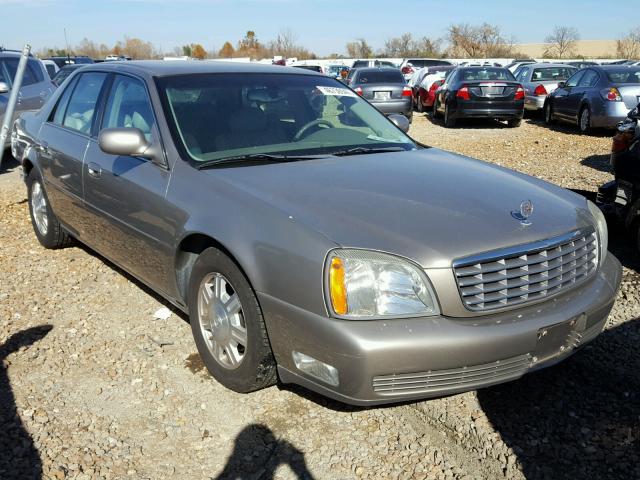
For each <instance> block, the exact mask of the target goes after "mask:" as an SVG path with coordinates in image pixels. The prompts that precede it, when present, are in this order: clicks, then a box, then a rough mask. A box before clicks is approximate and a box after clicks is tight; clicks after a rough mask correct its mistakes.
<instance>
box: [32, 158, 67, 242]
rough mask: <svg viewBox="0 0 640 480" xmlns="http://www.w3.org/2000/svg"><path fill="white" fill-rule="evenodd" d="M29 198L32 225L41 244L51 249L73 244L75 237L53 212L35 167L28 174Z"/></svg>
mask: <svg viewBox="0 0 640 480" xmlns="http://www.w3.org/2000/svg"><path fill="white" fill-rule="evenodd" d="M27 198H28V203H29V215H30V216H31V225H32V226H33V231H34V232H35V234H36V238H37V239H38V241H39V242H40V245H42V246H43V247H45V248H51V249H55V248H64V247H68V246H69V245H71V244H72V243H73V239H72V238H71V236H70V235H69V234H68V233H67V232H66V231H65V230H64V228H62V225H60V222H59V221H58V217H56V215H55V214H54V213H53V210H52V209H51V205H50V204H49V197H47V192H46V191H45V189H44V182H43V181H42V176H41V175H40V173H38V170H36V169H35V168H32V169H31V171H30V172H29V175H28V176H27Z"/></svg>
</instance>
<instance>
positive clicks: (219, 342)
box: [188, 248, 277, 393]
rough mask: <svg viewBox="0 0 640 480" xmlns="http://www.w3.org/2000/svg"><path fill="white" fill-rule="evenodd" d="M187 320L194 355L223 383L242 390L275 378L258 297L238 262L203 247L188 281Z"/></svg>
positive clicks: (271, 382) (271, 383) (244, 390)
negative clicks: (191, 336)
mask: <svg viewBox="0 0 640 480" xmlns="http://www.w3.org/2000/svg"><path fill="white" fill-rule="evenodd" d="M188 303H189V318H190V322H191V332H192V333H193V338H194V340H195V343H196V347H197V348H198V353H199V354H200V357H201V358H202V361H203V363H204V364H205V365H206V367H207V369H208V370H209V372H210V373H211V375H212V376H213V377H214V378H215V379H216V380H217V381H218V382H219V383H220V384H222V385H224V386H225V387H227V388H229V389H231V390H234V391H236V392H241V393H246V392H252V391H254V390H259V389H261V388H265V387H268V386H270V385H273V384H274V383H275V382H276V378H277V374H276V363H275V360H274V358H273V353H272V352H271V346H270V344H269V339H268V337H267V329H266V327H265V324H264V319H263V317H262V310H261V309H260V305H259V304H258V299H257V298H256V296H255V293H254V292H253V289H252V288H251V286H250V285H249V282H248V281H247V279H246V278H245V276H244V274H243V273H242V271H241V270H240V269H239V268H238V266H237V265H236V264H235V263H234V262H233V261H232V260H231V259H230V258H229V257H228V256H226V255H225V254H224V253H223V252H221V251H220V250H218V249H216V248H208V249H206V250H205V251H204V252H202V253H201V254H200V256H199V257H198V259H197V260H196V262H195V264H194V266H193V271H192V273H191V279H190V282H189V297H188Z"/></svg>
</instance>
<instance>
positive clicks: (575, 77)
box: [565, 70, 584, 87]
mask: <svg viewBox="0 0 640 480" xmlns="http://www.w3.org/2000/svg"><path fill="white" fill-rule="evenodd" d="M583 75H584V70H581V71H579V72H577V73H576V74H574V75H573V76H572V77H571V78H570V79H569V80H567V84H566V85H565V86H566V87H575V86H576V85H578V82H579V81H580V79H581V78H582V76H583Z"/></svg>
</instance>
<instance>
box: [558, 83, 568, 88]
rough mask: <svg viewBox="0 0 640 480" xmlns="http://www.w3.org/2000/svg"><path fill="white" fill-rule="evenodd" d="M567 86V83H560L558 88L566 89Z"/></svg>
mask: <svg viewBox="0 0 640 480" xmlns="http://www.w3.org/2000/svg"><path fill="white" fill-rule="evenodd" d="M566 86H567V82H558V88H564V87H566Z"/></svg>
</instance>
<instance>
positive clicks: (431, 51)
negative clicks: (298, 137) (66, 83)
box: [37, 23, 640, 60]
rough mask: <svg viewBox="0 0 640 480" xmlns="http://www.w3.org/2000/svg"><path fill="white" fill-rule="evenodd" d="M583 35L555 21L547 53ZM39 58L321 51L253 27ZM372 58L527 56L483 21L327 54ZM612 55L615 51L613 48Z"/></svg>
mask: <svg viewBox="0 0 640 480" xmlns="http://www.w3.org/2000/svg"><path fill="white" fill-rule="evenodd" d="M579 40H580V35H579V33H578V31H577V30H576V29H575V28H572V27H568V26H557V27H554V28H553V30H552V31H551V32H550V33H549V35H548V36H547V37H546V38H545V43H546V44H547V48H546V50H545V52H544V54H543V57H544V58H558V59H562V58H575V57H578V56H579V53H580V52H579V51H578V41H579ZM37 53H38V54H39V55H40V56H41V57H43V58H44V57H49V56H56V55H60V56H66V55H67V54H69V55H87V56H89V57H91V58H104V57H105V56H107V55H125V56H128V57H131V58H134V59H154V58H162V57H164V56H166V55H173V56H188V57H192V58H197V59H205V58H235V57H249V58H251V59H263V58H273V57H274V56H282V57H285V58H293V57H295V58H298V59H300V60H305V59H315V58H318V56H317V55H316V54H315V53H314V52H312V51H310V50H308V49H307V48H305V47H304V46H303V45H301V44H300V43H299V42H298V39H297V36H296V34H295V33H294V32H293V31H291V30H289V29H285V30H282V31H280V32H279V33H278V34H277V36H276V38H275V39H272V40H270V41H267V42H262V41H260V40H259V39H258V36H257V34H256V32H255V31H254V30H249V31H247V32H246V34H245V35H244V36H243V37H242V38H241V39H239V40H238V41H236V42H232V41H226V42H224V43H223V45H222V46H221V47H220V48H219V49H216V48H215V47H211V48H209V50H207V49H206V48H205V47H204V46H203V45H202V44H201V43H191V44H187V45H182V46H178V47H175V48H174V49H173V50H171V51H169V52H163V51H161V50H160V49H158V48H157V47H155V46H154V45H153V44H152V43H151V42H147V41H144V40H141V39H139V38H133V37H127V36H125V37H124V39H123V40H119V41H117V42H116V43H115V44H114V45H113V46H111V47H110V46H108V45H106V44H103V43H101V44H97V43H95V42H93V41H91V40H89V39H87V38H84V39H83V40H82V41H80V42H79V43H78V44H77V45H75V46H74V47H73V48H70V49H69V51H68V52H67V50H66V49H59V48H42V49H40V50H39V51H38V52H37ZM615 55H616V56H617V57H621V58H628V59H637V58H640V27H637V28H635V29H634V30H632V31H630V32H628V33H627V34H624V35H621V36H620V37H619V38H618V39H617V40H616V52H615ZM344 56H346V57H349V58H371V57H388V58H403V57H430V58H511V57H521V56H524V55H523V54H522V53H521V52H518V49H517V45H516V42H515V39H514V38H513V37H506V36H505V35H504V34H503V33H502V31H501V30H500V28H499V27H498V26H496V25H491V24H488V23H483V24H481V25H471V24H467V23H459V24H454V25H450V26H449V27H448V28H447V30H446V33H445V35H444V37H443V38H433V37H428V36H422V37H419V38H416V37H414V35H413V34H412V33H404V34H402V35H400V36H398V37H391V38H388V39H387V40H385V42H384V45H383V46H382V48H380V49H378V50H374V48H373V47H372V46H371V44H370V43H369V42H368V41H367V40H366V39H365V38H358V39H355V40H353V41H350V42H347V43H346V45H345V52H344V53H333V54H331V55H329V56H328V58H340V57H344ZM609 56H611V57H612V56H614V52H611V54H610V55H609Z"/></svg>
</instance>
